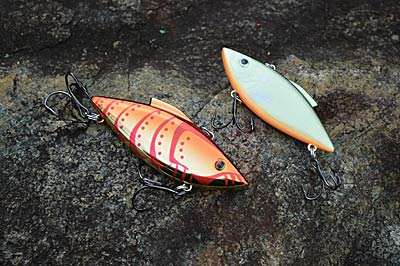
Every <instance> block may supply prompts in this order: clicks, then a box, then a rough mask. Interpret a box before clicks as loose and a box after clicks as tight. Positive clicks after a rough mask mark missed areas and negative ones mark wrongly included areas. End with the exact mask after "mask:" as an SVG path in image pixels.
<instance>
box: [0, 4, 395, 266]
mask: <svg viewBox="0 0 400 266" xmlns="http://www.w3.org/2000/svg"><path fill="white" fill-rule="evenodd" d="M398 10H399V4H398V3H397V1H385V3H378V2H376V1H363V2H362V3H361V2H360V3H359V2H351V3H350V2H348V1H333V2H329V3H326V1H302V2H300V1H268V2H265V1H252V2H251V3H250V4H249V2H246V1H229V2H226V1H200V2H198V1H196V2H195V1H184V2H183V1H174V0H172V1H164V2H163V1H114V0H113V1H101V0H90V1H85V2H82V1H69V2H68V3H67V2H65V3H64V2H63V1H56V2H48V1H36V2H34V3H33V2H30V1H17V2H15V1H2V2H1V3H0V14H1V16H0V28H1V30H0V40H1V41H0V44H1V45H0V117H1V119H0V151H1V153H0V169H1V170H0V264H4V265H40V264H57V265H60V264H62V265H64V264H65V265H70V264H72V265H80V264H84V265H92V264H96V265H97V264H99V265H103V264H106V265H121V264H123V265H125V264H129V265H292V264H295V265H400V257H399V252H400V244H399V242H400V236H399V225H400V200H399V196H398V195H399V194H400V181H399V180H400V179H399V177H400V169H399V162H400V153H399V146H400V145H399V137H398V130H399V128H400V108H399V106H400V102H399V101H400V97H399V86H400V84H399V80H400V67H399V64H398V62H399V54H400V52H399V47H398V46H396V45H393V44H394V41H395V40H393V38H391V39H389V38H388V36H393V34H396V35H398V29H397V28H396V27H397V25H399V23H400V18H399V15H398V12H397V11H398ZM160 30H165V33H164V34H160ZM223 45H225V46H229V47H231V48H234V49H236V50H239V51H242V52H243V53H246V54H249V55H251V56H253V57H254V58H257V59H259V60H262V61H265V62H270V63H273V64H275V65H276V67H277V69H278V71H279V72H281V73H282V74H284V75H285V76H287V77H288V78H290V79H291V80H293V81H295V82H296V83H298V84H300V85H302V86H303V87H304V88H305V89H306V90H307V91H308V93H309V94H310V95H312V96H313V97H314V99H315V100H316V101H317V102H318V107H317V109H316V111H317V113H318V115H319V117H320V119H321V121H322V122H323V124H324V125H325V127H326V129H327V131H328V133H329V134H330V136H331V138H332V140H333V142H334V144H335V148H336V150H335V152H334V153H333V154H327V153H324V152H320V151H318V153H317V155H318V158H319V159H320V160H321V162H322V164H323V166H324V168H327V167H328V166H332V167H333V168H335V169H337V170H338V172H339V174H340V175H342V176H343V178H344V180H345V184H344V185H343V187H341V188H340V189H339V190H337V191H335V192H333V191H328V192H327V193H326V194H324V196H323V197H322V198H321V199H320V200H318V201H314V202H309V201H306V200H304V198H303V196H302V191H301V184H302V182H312V180H311V179H312V178H315V176H314V175H313V174H312V173H311V172H310V170H309V169H310V165H309V154H308V151H307V149H306V145H305V144H303V143H300V142H298V141H296V140H294V139H292V138H290V137H288V136H287V135H284V134H282V133H280V132H278V131H277V130H275V129H274V128H272V127H271V126H269V125H267V124H266V123H264V122H262V121H261V120H260V119H258V118H255V124H256V130H255V132H253V133H251V134H244V133H242V132H240V131H239V130H238V129H237V128H235V127H233V126H229V127H227V128H225V129H222V130H218V131H215V132H214V133H215V134H216V139H215V142H216V143H217V144H218V145H219V146H220V147H221V148H222V149H223V150H224V151H225V152H226V153H227V154H228V155H229V156H230V157H231V159H232V161H233V162H235V164H236V165H237V166H238V168H240V170H241V172H242V173H243V174H244V175H245V176H246V178H247V179H248V180H249V181H250V187H249V188H248V189H246V190H241V191H205V190H200V189H195V190H194V191H193V192H192V193H190V194H188V195H187V196H185V197H183V198H179V199H176V198H174V197H173V196H171V195H169V194H164V193H161V192H160V193H156V192H154V193H149V194H146V195H143V196H145V198H141V199H139V201H140V203H141V204H146V203H148V204H151V205H152V208H153V209H152V211H149V212H143V213H138V212H135V211H134V210H132V203H131V197H132V195H133V193H134V191H136V190H137V189H138V188H139V187H140V186H141V185H140V183H139V182H138V175H137V171H138V170H137V169H138V168H137V164H138V163H139V159H138V158H137V157H136V156H135V155H134V154H133V153H132V152H131V151H130V150H129V148H127V147H126V146H125V145H124V144H123V143H122V142H121V141H120V140H119V139H118V137H117V136H116V135H115V134H114V133H113V132H112V131H111V130H110V129H109V128H107V127H106V126H104V125H97V124H95V123H86V122H85V121H83V120H82V119H80V118H79V116H78V114H77V112H76V111H75V110H73V108H72V105H71V104H70V103H69V102H67V101H66V99H65V98H63V97H58V98H53V99H52V101H51V104H52V105H55V106H56V109H57V111H58V112H59V114H60V116H53V115H51V114H50V113H49V112H47V111H46V110H45V109H44V107H43V99H44V97H45V96H46V95H47V94H48V93H50V92H52V91H55V90H62V89H64V86H65V85H64V77H63V73H64V72H65V70H66V69H68V68H71V69H73V70H74V72H76V73H77V75H78V77H79V78H80V79H81V80H83V81H84V82H85V83H86V84H87V85H88V88H89V91H90V92H91V93H92V94H93V95H105V96H111V97H118V98H124V99H133V100H138V101H142V102H147V101H148V100H149V98H150V97H157V98H159V99H160V100H164V101H166V102H169V103H171V104H173V105H175V106H176V107H178V108H180V109H181V110H182V111H184V112H185V113H186V114H187V115H188V116H189V117H191V118H193V120H194V121H195V122H196V123H198V124H202V123H204V122H209V121H210V120H211V118H212V117H213V115H214V114H215V113H216V114H217V115H218V119H222V120H226V119H228V118H229V112H230V110H231V99H230V95H229V93H230V91H231V88H230V86H229V84H228V81H227V78H226V76H225V74H224V72H223V66H222V62H221V59H220V49H221V47H222V46H223ZM239 112H240V118H241V121H242V123H246V122H247V121H248V118H249V117H250V116H251V115H252V114H251V113H250V112H249V111H248V110H247V109H246V108H245V107H244V106H240V108H239ZM143 174H144V175H145V176H149V177H152V178H155V179H157V180H160V181H162V182H163V183H166V184H167V185H170V186H174V185H176V182H175V181H173V180H169V179H167V178H165V177H163V176H159V175H158V174H157V173H154V172H153V171H152V170H151V169H149V168H148V167H144V168H143Z"/></svg>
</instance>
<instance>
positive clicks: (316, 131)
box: [213, 48, 342, 200]
mask: <svg viewBox="0 0 400 266" xmlns="http://www.w3.org/2000/svg"><path fill="white" fill-rule="evenodd" d="M222 61H223V64H224V68H225V71H226V74H227V76H228V79H229V82H230V84H231V86H232V88H233V89H234V91H232V93H231V95H232V97H233V99H234V103H233V116H232V119H231V122H234V123H235V124H236V125H237V126H238V127H239V129H241V130H242V129H243V127H241V126H240V125H239V124H238V123H237V120H236V116H237V102H243V103H244V104H245V105H246V106H247V107H248V108H249V109H250V110H251V111H252V112H253V113H255V114H256V115H257V116H258V117H260V118H261V119H262V120H264V121H265V122H267V123H268V124H270V125H272V126H273V127H275V128H277V129H278V130H280V131H282V132H284V133H286V134H288V135H290V136H292V137H293V138H296V139H298V140H300V141H302V142H304V143H306V144H308V150H309V151H310V154H311V161H312V164H313V167H314V168H315V169H316V171H317V174H318V176H319V177H320V178H321V181H322V191H324V190H325V186H326V187H328V188H330V189H337V188H338V187H339V186H340V185H341V184H342V179H341V178H340V177H338V176H337V175H336V174H335V173H334V172H333V170H332V169H331V170H332V173H331V174H330V175H329V176H328V177H327V176H326V175H324V173H323V172H322V170H321V167H320V164H319V161H318V160H317V159H316V151H317V149H318V148H319V149H321V150H324V151H327V152H333V151H334V147H333V144H332V141H331V140H330V138H329V136H328V134H327V132H326V130H325V128H324V126H323V125H322V123H321V121H320V120H319V118H318V116H317V114H316V113H315V111H314V110H313V107H315V106H317V103H316V102H315V101H314V100H313V99H312V97H311V96H310V95H308V94H307V92H306V91H305V90H304V89H303V88H302V87H301V86H300V85H298V84H296V83H295V82H293V81H290V80H288V79H286V78H285V77H283V76H282V75H281V74H279V73H278V72H277V71H276V70H275V66H273V65H270V64H263V63H261V62H259V61H257V60H255V59H253V58H251V57H249V56H247V55H244V54H242V53H239V52H236V51H234V50H231V49H228V48H223V49H222ZM228 124H229V123H228ZM228 124H226V125H223V126H222V127H226V126H227V125H228ZM213 127H214V128H218V127H217V126H216V124H215V120H213ZM219 128H221V127H219ZM253 128H254V127H253V121H251V130H252V129H253ZM303 192H304V196H305V197H306V198H307V199H310V200H313V199H317V198H318V197H319V196H320V195H321V194H322V192H321V193H320V194H318V195H317V196H314V197H311V196H308V195H307V193H306V191H305V189H304V186H303Z"/></svg>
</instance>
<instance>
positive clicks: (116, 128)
mask: <svg viewBox="0 0 400 266" xmlns="http://www.w3.org/2000/svg"><path fill="white" fill-rule="evenodd" d="M134 105H135V103H133V104H131V105H128V106H127V107H126V108H125V109H124V110H122V111H121V113H119V114H118V116H117V118H116V119H115V121H114V131H115V132H117V134H118V135H120V133H119V132H120V130H119V129H118V121H119V119H120V118H121V116H122V114H123V113H125V111H126V110H128V109H129V108H131V107H132V106H134Z"/></svg>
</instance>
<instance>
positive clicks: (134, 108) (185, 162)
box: [44, 72, 248, 210]
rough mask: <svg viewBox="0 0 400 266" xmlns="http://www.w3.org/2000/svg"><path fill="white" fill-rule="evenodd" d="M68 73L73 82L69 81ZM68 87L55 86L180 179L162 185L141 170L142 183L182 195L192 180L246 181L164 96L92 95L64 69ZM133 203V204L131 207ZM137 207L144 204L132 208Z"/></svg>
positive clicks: (223, 184) (215, 184) (207, 184)
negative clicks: (147, 101)
mask: <svg viewBox="0 0 400 266" xmlns="http://www.w3.org/2000/svg"><path fill="white" fill-rule="evenodd" d="M69 77H72V78H73V80H74V83H72V84H69ZM65 82H66V86H67V91H55V92H53V93H50V94H49V95H48V96H47V97H46V99H45V102H44V104H45V107H46V108H47V109H48V110H49V111H50V112H52V113H53V114H56V113H55V111H54V110H53V109H52V108H51V107H49V106H48V104H47V102H48V100H49V98H50V97H52V96H54V95H56V94H63V95H66V96H68V97H69V98H70V99H71V100H72V101H73V103H74V104H75V106H76V108H77V109H78V110H79V113H80V115H81V116H82V117H83V118H85V119H87V120H93V121H96V122H98V123H102V122H105V123H106V124H107V125H108V126H109V127H110V128H111V129H112V130H113V131H114V132H115V133H116V134H117V135H118V136H119V137H120V139H121V140H122V141H123V142H125V143H126V144H127V145H128V146H129V147H130V148H131V150H132V151H133V152H134V153H135V154H136V155H137V156H138V157H139V158H140V159H142V160H143V161H144V162H145V163H147V164H148V165H150V166H152V167H153V168H155V169H156V170H158V171H159V172H160V173H162V174H164V175H166V176H169V177H171V178H174V179H176V180H178V181H179V182H181V185H180V186H178V187H176V188H175V189H170V188H167V187H164V186H161V185H160V184H159V183H158V182H156V181H154V180H150V179H147V178H143V177H142V176H141V174H140V172H139V176H140V178H141V180H142V182H143V183H144V186H143V187H141V188H140V189H139V190H138V191H136V193H135V195H134V197H133V198H135V196H136V195H137V193H139V191H141V190H143V189H145V188H155V189H161V190H165V191H169V192H172V193H174V194H177V195H183V194H185V193H186V192H188V191H190V190H191V189H192V185H194V186H200V187H203V188H215V189H231V188H240V187H246V186H248V182H247V181H246V179H245V178H244V177H243V176H242V174H241V173H240V172H239V170H238V169H237V168H236V167H235V166H234V165H233V164H232V163H231V161H230V160H229V159H228V157H227V156H226V155H225V154H224V153H223V152H222V151H221V150H220V149H219V148H218V147H217V146H216V145H215V144H214V143H213V142H212V140H211V136H210V135H209V134H208V131H206V132H204V130H202V129H201V128H199V127H197V126H196V125H195V124H194V122H193V121H192V120H190V119H189V118H188V117H187V116H186V115H185V114H184V113H183V112H182V111H180V110H179V109H177V108H176V107H174V106H172V105H170V104H167V103H165V102H163V101H160V100H157V99H155V98H152V99H151V100H150V104H144V103H139V102H134V101H127V100H121V99H115V98H109V97H102V96H90V95H89V93H88V91H87V89H86V87H85V86H84V85H83V84H82V83H81V82H80V81H79V80H78V79H77V78H76V76H75V75H74V74H73V73H71V72H67V74H66V75H65ZM73 90H79V91H80V92H81V93H83V94H84V96H85V97H87V98H88V99H90V102H91V104H92V106H93V107H94V108H95V110H96V111H97V113H90V111H89V110H88V108H86V107H85V106H84V105H83V104H82V103H81V102H80V101H79V100H78V98H77V97H76V95H75V94H74V93H73ZM135 208H136V207H135ZM136 209H137V210H142V209H139V208H136Z"/></svg>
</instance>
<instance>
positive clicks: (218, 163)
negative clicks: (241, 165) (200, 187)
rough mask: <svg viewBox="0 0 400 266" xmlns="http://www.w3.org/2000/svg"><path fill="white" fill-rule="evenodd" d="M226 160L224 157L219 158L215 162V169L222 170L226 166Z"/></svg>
mask: <svg viewBox="0 0 400 266" xmlns="http://www.w3.org/2000/svg"><path fill="white" fill-rule="evenodd" d="M225 165H226V164H225V162H224V161H223V160H222V159H218V160H217V161H216V162H215V169H217V170H218V171H222V170H223V169H224V168H225Z"/></svg>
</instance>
